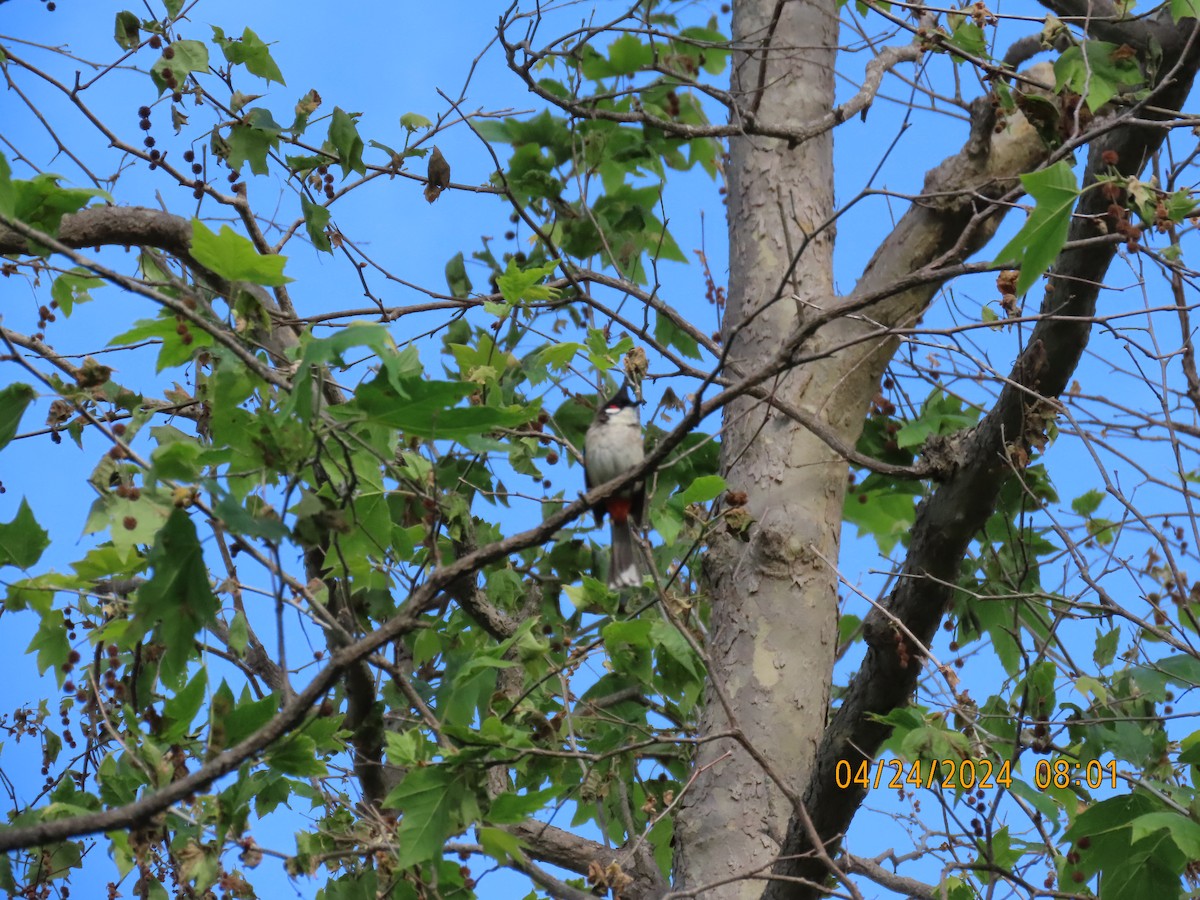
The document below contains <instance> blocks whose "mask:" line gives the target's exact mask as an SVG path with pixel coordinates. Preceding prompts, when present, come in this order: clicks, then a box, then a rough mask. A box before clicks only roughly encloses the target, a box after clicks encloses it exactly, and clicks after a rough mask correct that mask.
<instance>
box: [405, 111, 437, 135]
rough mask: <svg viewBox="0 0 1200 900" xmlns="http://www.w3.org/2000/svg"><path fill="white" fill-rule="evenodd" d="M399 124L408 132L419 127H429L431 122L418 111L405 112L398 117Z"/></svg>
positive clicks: (431, 124)
mask: <svg viewBox="0 0 1200 900" xmlns="http://www.w3.org/2000/svg"><path fill="white" fill-rule="evenodd" d="M400 124H401V125H402V126H404V127H405V128H407V129H408V131H409V133H412V132H414V131H416V130H417V129H419V128H431V127H432V126H433V123H432V122H430V121H429V120H428V119H427V118H425V117H424V116H423V115H421V114H420V113H413V112H409V113H405V114H404V115H402V116H401V117H400Z"/></svg>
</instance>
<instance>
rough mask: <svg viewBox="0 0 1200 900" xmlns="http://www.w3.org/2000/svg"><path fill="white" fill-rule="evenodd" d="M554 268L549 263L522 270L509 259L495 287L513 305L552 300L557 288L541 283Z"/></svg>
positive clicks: (557, 293)
mask: <svg viewBox="0 0 1200 900" xmlns="http://www.w3.org/2000/svg"><path fill="white" fill-rule="evenodd" d="M460 256H461V254H460ZM555 268H557V264H556V263H551V264H550V265H547V266H530V267H529V268H527V269H522V268H520V267H519V266H518V265H517V263H516V260H513V259H510V260H509V261H508V268H507V269H506V270H505V272H504V274H502V275H499V276H497V277H496V286H497V287H498V288H500V293H501V294H502V295H503V296H504V299H505V300H507V301H508V302H509V303H511V304H513V305H516V304H518V303H521V302H537V301H541V300H553V299H554V298H555V297H557V296H558V295H559V293H560V292H559V290H558V288H553V287H547V286H546V285H544V284H542V283H541V281H542V279H543V278H547V277H548V276H550V275H552V274H553V273H554V270H555Z"/></svg>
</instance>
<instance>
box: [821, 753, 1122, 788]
mask: <svg viewBox="0 0 1200 900" xmlns="http://www.w3.org/2000/svg"><path fill="white" fill-rule="evenodd" d="M872 770H874V771H873V772H872ZM1012 781H1013V779H1012V763H1011V762H1010V761H1009V760H1007V759H1005V760H1001V761H1000V762H998V763H997V762H993V761H992V760H990V759H977V760H976V759H935V760H925V761H922V760H919V759H917V760H913V761H912V762H905V761H904V760H899V759H877V760H875V761H874V763H872V761H871V760H869V759H860V760H857V761H855V762H851V761H850V760H848V759H839V760H838V761H837V764H836V765H835V766H834V782H835V783H836V784H837V786H838V787H839V788H841V789H842V790H848V789H849V788H851V787H857V788H861V789H862V790H864V791H866V790H877V789H879V788H881V787H884V788H889V789H891V790H897V789H900V788H904V787H908V788H933V787H935V786H937V787H941V788H949V789H951V790H958V789H962V790H965V791H973V790H981V791H986V790H993V789H995V788H1005V789H1008V788H1011V787H1012ZM1117 781H1118V777H1117V764H1116V761H1114V760H1109V761H1108V762H1104V763H1102V762H1100V760H1098V759H1093V760H1089V761H1087V762H1080V761H1079V760H1074V759H1064V758H1059V759H1054V760H1050V759H1039V760H1038V761H1037V763H1036V764H1035V765H1034V767H1033V785H1034V787H1036V788H1037V789H1038V790H1039V791H1045V790H1049V789H1050V788H1052V787H1053V788H1058V789H1060V790H1062V789H1065V788H1069V787H1076V788H1089V789H1091V790H1097V789H1099V788H1102V787H1105V786H1108V787H1111V788H1116V786H1117Z"/></svg>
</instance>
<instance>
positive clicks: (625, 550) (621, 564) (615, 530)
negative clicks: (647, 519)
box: [608, 519, 643, 591]
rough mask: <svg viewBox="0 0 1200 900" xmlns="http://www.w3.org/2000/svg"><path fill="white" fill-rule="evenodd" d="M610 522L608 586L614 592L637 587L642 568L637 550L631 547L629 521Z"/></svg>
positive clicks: (639, 582)
mask: <svg viewBox="0 0 1200 900" xmlns="http://www.w3.org/2000/svg"><path fill="white" fill-rule="evenodd" d="M611 522H612V566H611V567H610V568H609V570H608V586H609V587H610V588H612V589H613V590H614V591H616V590H620V589H621V588H623V587H637V586H638V585H640V584H641V583H642V574H643V570H642V566H641V564H640V563H639V562H638V555H637V548H636V547H634V545H633V529H631V528H630V527H629V520H628V519H626V520H624V521H621V522H618V521H617V520H616V519H611Z"/></svg>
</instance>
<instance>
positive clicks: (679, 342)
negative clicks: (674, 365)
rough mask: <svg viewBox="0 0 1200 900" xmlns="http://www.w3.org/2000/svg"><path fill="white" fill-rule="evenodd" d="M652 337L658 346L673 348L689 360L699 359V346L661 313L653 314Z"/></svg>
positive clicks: (669, 318) (668, 317)
mask: <svg viewBox="0 0 1200 900" xmlns="http://www.w3.org/2000/svg"><path fill="white" fill-rule="evenodd" d="M654 337H655V339H656V340H657V341H658V342H659V343H660V344H663V345H666V346H673V347H675V348H676V349H678V350H679V352H680V353H682V354H683V355H684V356H686V357H689V358H690V359H700V345H699V344H698V343H697V342H696V339H695V338H694V337H692V336H691V335H690V334H688V333H687V332H686V331H684V330H683V329H682V328H680V327H679V326H678V325H676V324H675V323H674V322H673V321H671V317H670V316H667V315H664V314H663V313H662V312H661V311H655V313H654Z"/></svg>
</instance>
